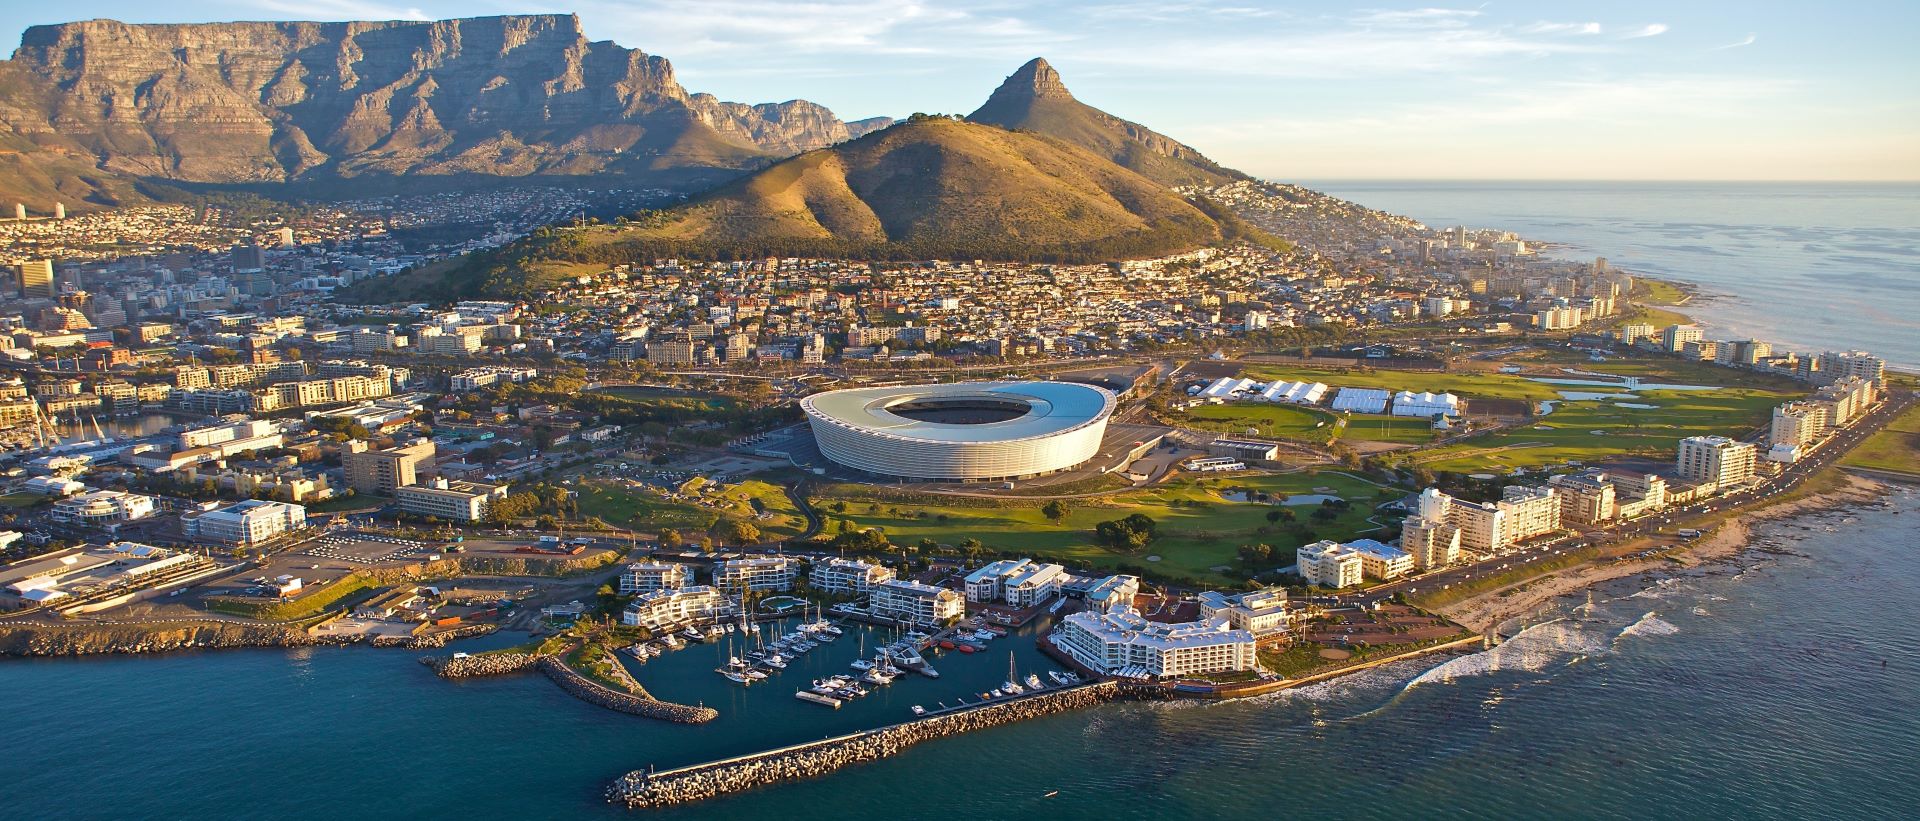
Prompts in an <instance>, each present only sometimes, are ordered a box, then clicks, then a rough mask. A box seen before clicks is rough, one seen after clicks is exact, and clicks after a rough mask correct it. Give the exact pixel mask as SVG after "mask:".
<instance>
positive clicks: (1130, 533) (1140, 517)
mask: <svg viewBox="0 0 1920 821" xmlns="http://www.w3.org/2000/svg"><path fill="white" fill-rule="evenodd" d="M1093 533H1094V537H1095V538H1096V539H1097V540H1098V541H1099V542H1100V543H1101V544H1103V545H1106V546H1107V547H1110V548H1113V549H1115V550H1120V551H1124V552H1128V553H1138V552H1140V551H1142V550H1145V549H1146V548H1147V545H1149V544H1152V543H1153V540H1154V538H1155V537H1156V536H1158V535H1159V534H1158V533H1156V532H1155V523H1154V521H1153V519H1152V517H1149V516H1147V515H1146V514H1144V513H1135V514H1133V515H1131V516H1128V517H1126V518H1124V519H1111V520H1108V521H1104V522H1101V523H1099V524H1096V525H1094V527H1093Z"/></svg>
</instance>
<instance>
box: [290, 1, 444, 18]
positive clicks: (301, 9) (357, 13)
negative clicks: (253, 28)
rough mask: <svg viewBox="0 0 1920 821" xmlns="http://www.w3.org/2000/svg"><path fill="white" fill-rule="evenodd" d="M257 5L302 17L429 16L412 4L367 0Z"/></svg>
mask: <svg viewBox="0 0 1920 821" xmlns="http://www.w3.org/2000/svg"><path fill="white" fill-rule="evenodd" d="M253 5H254V6H255V7H256V8H260V9H263V10H265V11H271V12H275V13H278V14H285V15H291V16H293V17H296V18H298V19H302V20H431V19H433V18H432V17H431V16H429V15H428V14H427V13H426V12H424V11H421V10H420V9H419V8H417V7H412V6H389V5H386V4H384V3H375V2H366V0H254V2H253Z"/></svg>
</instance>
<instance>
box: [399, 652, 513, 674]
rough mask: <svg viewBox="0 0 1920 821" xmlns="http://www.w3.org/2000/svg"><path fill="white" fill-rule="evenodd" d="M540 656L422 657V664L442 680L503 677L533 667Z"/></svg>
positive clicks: (500, 654) (497, 654)
mask: <svg viewBox="0 0 1920 821" xmlns="http://www.w3.org/2000/svg"><path fill="white" fill-rule="evenodd" d="M540 658H541V657H540V656H536V655H533V654H531V653H484V654H481V655H477V656H464V657H457V658H456V657H453V656H421V657H420V663H421V664H425V665H427V666H428V667H432V668H433V672H434V675H437V676H439V677H441V678H476V677H480V676H502V675H506V674H508V673H517V672H520V671H521V670H525V669H527V668H528V667H532V666H533V665H534V664H535V663H536V662H538V661H539V660H540Z"/></svg>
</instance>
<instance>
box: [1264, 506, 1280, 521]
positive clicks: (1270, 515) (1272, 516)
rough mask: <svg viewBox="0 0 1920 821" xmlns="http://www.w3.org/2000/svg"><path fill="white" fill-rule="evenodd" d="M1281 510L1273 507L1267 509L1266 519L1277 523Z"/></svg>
mask: <svg viewBox="0 0 1920 821" xmlns="http://www.w3.org/2000/svg"><path fill="white" fill-rule="evenodd" d="M1281 512H1282V511H1281V510H1280V509H1279V508H1274V509H1273V510H1269V511H1267V521H1269V522H1274V523H1276V524H1277V523H1279V521H1280V514H1281Z"/></svg>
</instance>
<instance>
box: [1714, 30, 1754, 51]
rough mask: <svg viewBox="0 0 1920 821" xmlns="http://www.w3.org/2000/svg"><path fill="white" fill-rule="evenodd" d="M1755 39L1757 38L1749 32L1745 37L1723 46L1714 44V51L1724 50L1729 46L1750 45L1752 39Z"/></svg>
mask: <svg viewBox="0 0 1920 821" xmlns="http://www.w3.org/2000/svg"><path fill="white" fill-rule="evenodd" d="M1756 39H1758V38H1757V37H1756V36H1755V35H1752V34H1749V35H1747V36H1746V37H1745V38H1743V39H1741V40H1739V41H1736V42H1732V43H1728V44H1726V45H1724V46H1715V47H1714V51H1726V50H1727V49H1730V48H1741V47H1743V46H1750V45H1753V41H1754V40H1756Z"/></svg>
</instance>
